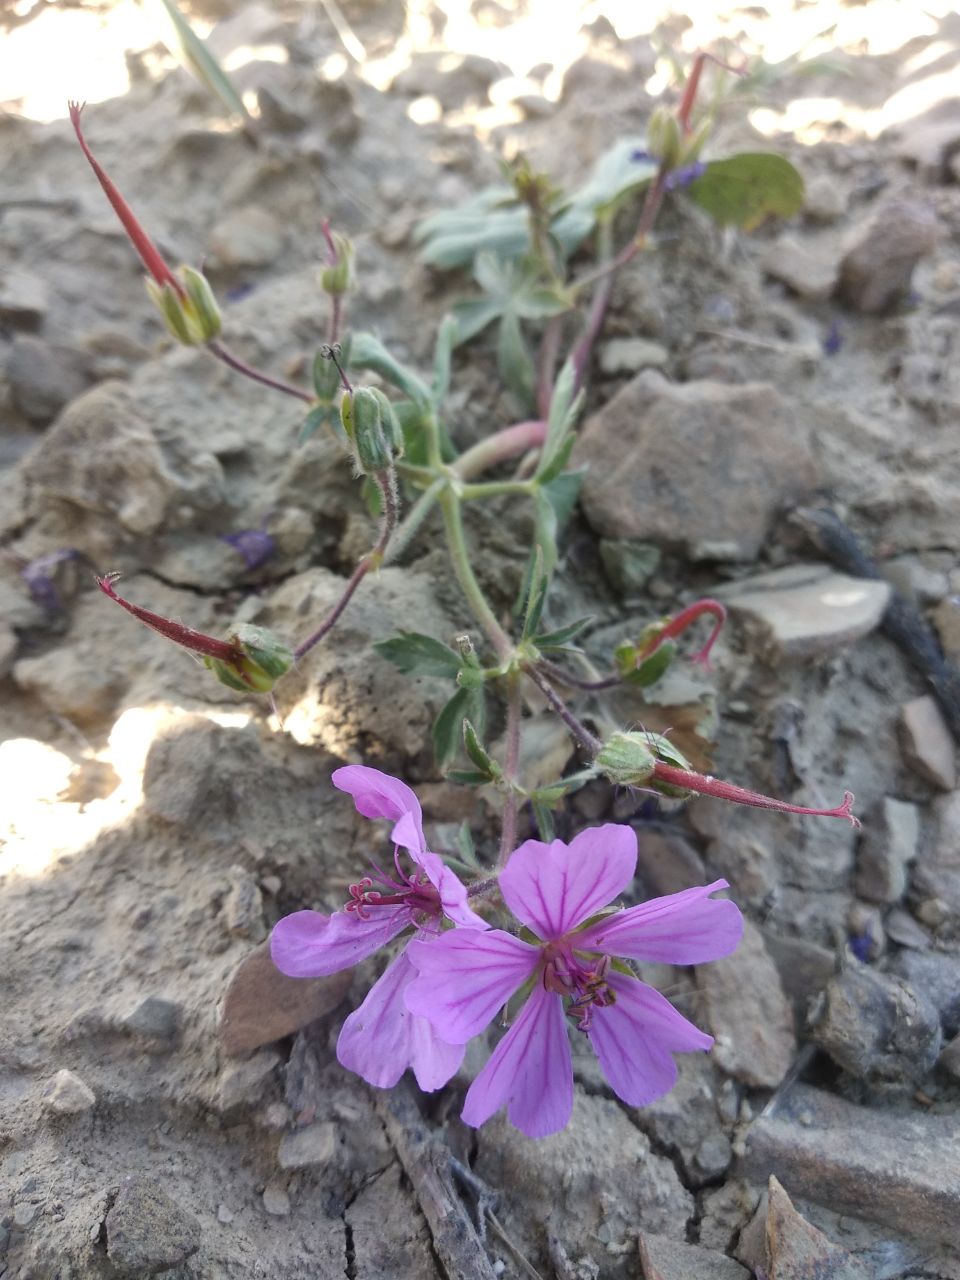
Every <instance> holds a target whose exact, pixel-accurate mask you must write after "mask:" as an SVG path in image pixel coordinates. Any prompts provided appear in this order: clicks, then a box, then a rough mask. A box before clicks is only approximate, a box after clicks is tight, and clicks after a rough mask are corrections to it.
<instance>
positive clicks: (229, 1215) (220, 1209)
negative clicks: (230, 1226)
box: [217, 1204, 234, 1225]
mask: <svg viewBox="0 0 960 1280" xmlns="http://www.w3.org/2000/svg"><path fill="white" fill-rule="evenodd" d="M233 1218H234V1214H233V1210H232V1209H228V1208H227V1206H226V1205H225V1204H221V1205H218V1206H217V1221H218V1222H222V1223H223V1224H224V1225H226V1224H227V1223H229V1222H232V1221H233Z"/></svg>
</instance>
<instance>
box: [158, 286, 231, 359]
mask: <svg viewBox="0 0 960 1280" xmlns="http://www.w3.org/2000/svg"><path fill="white" fill-rule="evenodd" d="M178 274H179V277H180V280H179V283H180V286H181V288H180V289H178V288H177V287H176V283H175V282H173V283H172V282H171V281H169V280H166V281H164V282H163V284H158V283H157V281H156V280H151V279H150V278H149V277H148V278H147V280H146V282H145V283H146V286H147V293H148V294H149V295H150V298H151V300H152V302H153V304H154V306H155V307H156V308H157V310H158V311H159V312H160V314H161V316H162V317H163V322H164V324H165V325H166V326H167V328H168V329H169V331H170V333H171V334H172V336H173V337H174V338H175V339H176V341H177V342H180V343H182V344H183V345H184V346H187V347H199V346H203V344H204V343H206V342H211V341H212V340H213V339H214V338H216V337H217V335H218V334H219V332H220V325H221V320H220V308H219V307H218V306H217V300H216V298H215V297H214V296H213V290H212V289H211V288H210V285H209V283H208V281H207V279H206V278H205V276H203V275H202V274H201V272H199V271H197V270H196V268H194V267H180V269H179V272H178Z"/></svg>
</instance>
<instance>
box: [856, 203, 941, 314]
mask: <svg viewBox="0 0 960 1280" xmlns="http://www.w3.org/2000/svg"><path fill="white" fill-rule="evenodd" d="M937 231H938V224H937V217H936V214H935V213H934V212H933V210H932V209H931V208H930V206H929V205H928V204H925V203H924V202H923V201H921V200H916V199H909V198H907V197H903V196H897V197H894V198H893V199H892V200H888V201H886V202H885V203H884V204H883V205H881V207H880V208H879V209H878V210H877V211H876V214H875V216H874V218H873V219H872V221H871V222H870V223H869V225H867V226H866V227H864V228H862V229H861V230H860V231H859V232H858V233H855V240H854V244H853V247H852V248H851V249H849V250H848V252H847V254H846V256H845V257H844V259H843V261H842V262H841V264H840V280H839V283H838V285H837V292H838V294H839V296H840V298H841V299H842V300H843V301H844V302H846V303H847V304H848V306H851V307H853V308H854V310H856V311H862V312H864V313H865V314H867V315H873V314H877V313H879V312H882V311H888V310H889V309H890V308H891V307H893V306H895V305H896V304H897V303H898V302H901V301H903V299H904V298H905V297H906V296H907V295H908V294H909V292H910V283H911V280H912V279H913V270H914V267H915V266H916V265H917V263H918V262H919V261H920V259H921V258H923V257H925V256H926V255H927V254H928V253H930V252H932V250H933V249H934V247H935V246H936V243H937Z"/></svg>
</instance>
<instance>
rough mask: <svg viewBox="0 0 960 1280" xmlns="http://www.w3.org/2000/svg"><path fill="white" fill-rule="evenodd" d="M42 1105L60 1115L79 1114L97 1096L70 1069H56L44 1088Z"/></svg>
mask: <svg viewBox="0 0 960 1280" xmlns="http://www.w3.org/2000/svg"><path fill="white" fill-rule="evenodd" d="M43 1101H44V1105H45V1106H46V1107H47V1109H48V1110H49V1111H55V1112H56V1113H57V1114H58V1115H62V1116H76V1115H81V1114H82V1113H83V1112H84V1111H89V1110H90V1108H91V1107H92V1106H94V1105H95V1104H96V1101H97V1097H96V1094H95V1093H94V1092H93V1090H92V1089H91V1088H90V1086H89V1085H88V1084H85V1083H84V1082H83V1081H82V1080H81V1079H80V1077H79V1076H78V1075H74V1073H73V1072H72V1071H66V1070H64V1071H58V1072H57V1074H56V1075H55V1076H54V1077H53V1079H52V1080H51V1081H50V1083H49V1084H48V1085H47V1087H46V1089H45V1090H44V1095H43Z"/></svg>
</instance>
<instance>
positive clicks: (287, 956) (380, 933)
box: [270, 905, 412, 978]
mask: <svg viewBox="0 0 960 1280" xmlns="http://www.w3.org/2000/svg"><path fill="white" fill-rule="evenodd" d="M411 923H412V921H411V917H410V909H409V907H405V906H402V905H401V906H395V907H394V906H385V907H377V908H376V910H373V911H371V913H370V916H369V918H368V919H365V920H362V919H360V918H359V917H358V916H357V915H355V914H354V913H353V912H347V911H335V912H334V913H333V915H332V916H325V915H322V914H321V913H320V912H319V911H294V913H293V915H289V916H284V918H283V919H282V920H278V921H277V923H276V924H275V925H274V927H273V932H272V933H271V935H270V956H271V958H272V960H273V963H274V964H275V965H276V966H277V968H278V969H279V970H280V972H281V973H285V974H286V975H287V976H288V977H290V978H322V977H325V976H326V975H327V974H328V973H338V972H339V971H340V970H341V969H349V968H350V966H351V965H354V964H359V962H360V961H361V960H365V959H366V958H367V956H371V955H373V953H374V952H375V951H377V950H379V948H380V947H382V946H384V944H385V943H387V942H389V941H390V939H391V938H395V937H396V935H397V934H398V933H399V932H400V930H401V929H403V928H405V927H406V926H407V925H408V924H411Z"/></svg>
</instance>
